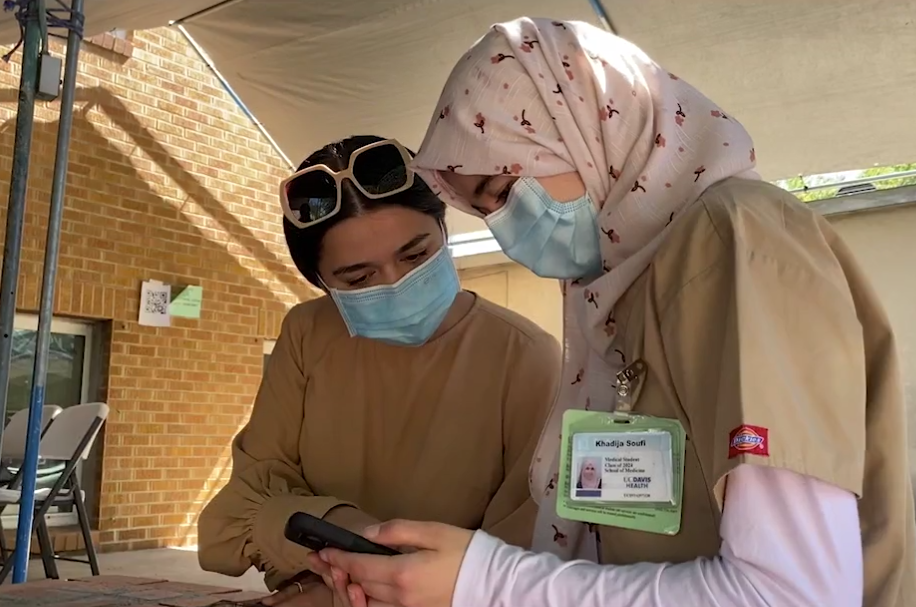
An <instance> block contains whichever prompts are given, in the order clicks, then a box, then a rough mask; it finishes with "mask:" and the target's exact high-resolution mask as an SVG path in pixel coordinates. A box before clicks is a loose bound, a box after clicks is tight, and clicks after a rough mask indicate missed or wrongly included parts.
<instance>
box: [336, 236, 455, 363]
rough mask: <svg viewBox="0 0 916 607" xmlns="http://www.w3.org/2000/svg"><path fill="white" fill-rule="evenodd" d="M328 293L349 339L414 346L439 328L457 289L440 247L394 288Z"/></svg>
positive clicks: (451, 265)
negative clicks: (348, 332)
mask: <svg viewBox="0 0 916 607" xmlns="http://www.w3.org/2000/svg"><path fill="white" fill-rule="evenodd" d="M328 291H329V292H330V294H331V297H332V298H333V299H334V303H336V304H337V309H338V310H340V315H341V316H342V317H343V320H344V322H345V323H346V325H347V329H348V330H349V331H350V336H357V335H359V336H361V337H366V338H369V339H377V340H379V341H383V342H386V343H389V344H395V345H401V346H419V345H421V344H423V343H426V341H427V340H428V339H429V338H430V337H431V336H432V334H433V333H435V332H436V329H438V328H439V325H440V324H442V321H443V320H444V319H445V315H446V314H448V311H449V309H450V308H451V307H452V303H453V302H454V301H455V297H456V296H457V295H458V292H459V291H461V285H460V283H459V282H458V272H457V270H455V264H454V262H453V261H452V256H451V254H450V253H449V250H448V246H447V245H445V244H443V245H442V248H441V249H439V251H438V252H436V253H435V254H434V255H433V256H432V257H430V258H429V259H428V260H426V261H425V262H423V264H422V265H420V266H419V267H417V268H415V269H413V270H411V271H410V272H409V273H408V274H406V275H405V276H404V277H403V278H401V280H399V281H397V282H396V283H394V284H391V285H380V286H377V287H367V288H365V289H356V290H353V291H341V290H339V289H328Z"/></svg>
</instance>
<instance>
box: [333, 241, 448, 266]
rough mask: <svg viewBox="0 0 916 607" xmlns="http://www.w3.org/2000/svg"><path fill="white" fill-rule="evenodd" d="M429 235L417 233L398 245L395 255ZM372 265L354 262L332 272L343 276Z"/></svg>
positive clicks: (410, 247)
mask: <svg viewBox="0 0 916 607" xmlns="http://www.w3.org/2000/svg"><path fill="white" fill-rule="evenodd" d="M429 236H430V235H429V233H428V232H426V233H423V234H417V235H416V236H414V237H413V238H411V239H410V240H408V241H407V242H406V243H404V244H403V245H401V246H400V247H398V250H397V251H395V255H400V254H402V253H406V252H407V251H409V250H411V249H412V248H414V247H415V246H417V245H418V244H420V243H421V242H423V241H424V240H426V239H427V238H429ZM371 266H372V264H370V263H368V262H360V263H355V264H353V265H349V266H343V267H340V268H337V269H336V270H334V271H333V272H331V273H332V274H333V275H334V276H341V275H343V274H352V273H353V272H358V271H360V270H365V269H366V268H369V267H371Z"/></svg>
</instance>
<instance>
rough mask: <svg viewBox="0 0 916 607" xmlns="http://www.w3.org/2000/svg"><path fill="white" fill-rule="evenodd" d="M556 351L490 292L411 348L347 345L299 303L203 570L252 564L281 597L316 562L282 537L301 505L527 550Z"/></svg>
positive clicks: (243, 442) (350, 518)
mask: <svg viewBox="0 0 916 607" xmlns="http://www.w3.org/2000/svg"><path fill="white" fill-rule="evenodd" d="M560 356H561V354H560V347H559V344H557V342H556V340H555V339H554V338H553V337H551V336H550V335H549V334H548V333H547V332H545V331H543V330H542V329H540V328H538V327H537V326H536V325H535V324H534V323H532V322H530V321H528V320H526V319H524V318H523V317H521V316H519V315H517V314H515V313H513V312H510V311H509V310H506V309H503V308H500V307H499V306H496V305H495V304H492V303H489V302H487V301H484V300H482V299H480V298H477V301H476V302H475V303H474V305H473V307H472V308H471V310H470V311H469V312H468V313H467V315H466V316H465V317H464V318H463V319H461V320H460V321H459V322H458V323H457V324H456V325H455V326H454V327H452V328H451V329H449V330H448V331H446V332H445V333H443V334H442V335H440V336H439V337H437V338H436V339H434V340H432V341H430V342H428V343H426V344H424V345H423V346H420V347H415V348H413V347H398V346H391V345H386V344H384V343H382V342H379V341H374V340H369V339H363V338H351V337H350V336H349V335H348V334H347V329H346V327H345V325H344V323H343V321H342V320H341V318H340V314H339V313H338V311H337V309H336V307H335V306H334V303H333V302H332V301H331V300H330V299H329V298H327V297H322V298H320V299H317V300H313V301H309V302H307V303H304V304H301V305H299V306H297V307H296V308H294V309H293V310H292V311H291V312H290V313H289V315H288V316H287V317H286V320H285V321H284V324H283V328H282V332H281V334H280V337H279V339H278V341H277V344H276V346H275V348H274V351H273V354H272V355H271V357H270V361H269V363H268V365H267V370H266V373H265V377H264V381H263V383H262V385H261V388H260V390H259V392H258V396H257V399H256V401H255V404H254V408H253V410H252V413H251V419H250V421H249V422H248V425H247V426H245V428H244V429H243V430H242V431H241V432H240V433H239V435H238V436H237V437H236V439H235V441H234V442H233V447H232V462H233V470H232V476H231V479H230V480H229V483H228V484H227V485H226V486H225V488H223V489H222V490H221V491H220V492H219V494H218V495H217V496H216V497H215V498H214V499H213V500H212V501H211V502H210V503H209V504H208V505H207V507H206V508H205V509H204V511H203V513H202V514H201V517H200V522H199V544H200V546H199V559H200V563H201V566H202V567H203V568H204V569H206V570H209V571H217V572H220V573H223V574H226V575H232V576H238V575H241V574H242V573H244V572H245V571H246V570H247V569H248V568H249V567H251V566H255V567H257V568H258V569H260V570H262V571H265V572H266V577H265V579H266V582H267V585H268V587H269V588H271V589H274V588H276V587H277V586H278V585H279V584H280V583H281V582H283V581H285V580H287V579H289V578H291V577H293V576H295V575H296V574H299V573H300V572H302V571H303V570H306V569H307V566H306V561H305V556H306V554H307V553H308V550H306V549H305V548H302V547H300V546H298V545H295V544H293V543H291V542H289V541H287V540H286V539H285V537H284V535H283V530H284V526H285V524H286V521H287V520H288V519H289V517H290V515H292V514H293V513H295V512H298V511H303V512H307V513H309V514H311V515H313V516H316V517H319V518H327V519H328V520H330V521H332V522H334V523H335V524H339V525H342V526H344V527H348V528H351V530H354V531H360V530H361V529H362V528H363V527H364V526H365V525H366V524H368V523H370V522H375V521H383V520H389V519H392V518H408V519H417V520H432V521H441V522H445V523H450V524H452V525H457V526H460V527H466V528H469V529H477V528H480V529H485V530H487V531H488V532H490V533H492V534H493V535H496V536H498V537H500V538H502V539H504V540H506V541H507V542H510V543H512V544H515V545H519V546H525V547H527V546H529V545H530V541H531V532H532V528H533V525H534V517H535V515H536V506H535V505H534V503H533V501H532V500H531V499H530V496H529V491H528V466H529V463H530V461H531V457H532V452H533V450H534V447H535V445H536V443H537V440H538V436H539V433H540V431H541V427H542V425H543V423H544V418H545V416H546V413H547V411H548V409H549V407H550V405H551V404H552V403H553V399H554V396H555V393H556V389H557V386H558V381H559V373H560V366H561V365H560ZM356 507H358V510H357V509H356Z"/></svg>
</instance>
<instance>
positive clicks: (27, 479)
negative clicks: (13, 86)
mask: <svg viewBox="0 0 916 607" xmlns="http://www.w3.org/2000/svg"><path fill="white" fill-rule="evenodd" d="M82 25H83V0H72V3H71V5H70V23H69V33H68V35H67V58H66V60H65V67H64V70H65V71H64V83H63V90H62V92H61V100H60V120H59V122H58V130H57V150H56V153H55V158H54V175H53V180H52V182H51V211H50V214H49V217H48V240H47V245H46V247H45V263H44V275H43V276H42V280H41V304H40V306H39V313H38V338H37V340H36V345H35V367H34V370H33V372H32V394H31V398H30V399H29V430H28V435H27V439H26V447H25V459H24V461H23V463H22V499H21V500H20V503H19V525H18V527H17V528H16V555H15V560H14V562H13V563H14V564H13V567H14V569H13V583H14V584H20V583H22V582H25V581H26V577H27V576H28V570H29V550H30V548H31V546H30V543H31V540H32V524H33V517H34V514H35V477H36V475H37V474H38V443H39V442H40V440H41V412H42V408H43V407H44V404H45V385H46V382H47V376H48V352H49V349H50V346H51V320H52V318H53V315H54V283H55V281H56V278H57V256H58V251H59V250H60V226H61V221H62V219H63V213H64V191H65V190H66V187H67V160H68V156H69V153H70V129H71V127H72V125H73V104H74V101H75V100H76V75H77V71H78V70H79V52H80V43H81V42H82V31H83V27H82Z"/></svg>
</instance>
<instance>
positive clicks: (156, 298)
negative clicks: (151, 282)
mask: <svg viewBox="0 0 916 607" xmlns="http://www.w3.org/2000/svg"><path fill="white" fill-rule="evenodd" d="M146 312H147V314H168V313H169V294H168V293H166V292H164V291H149V292H147V294H146Z"/></svg>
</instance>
